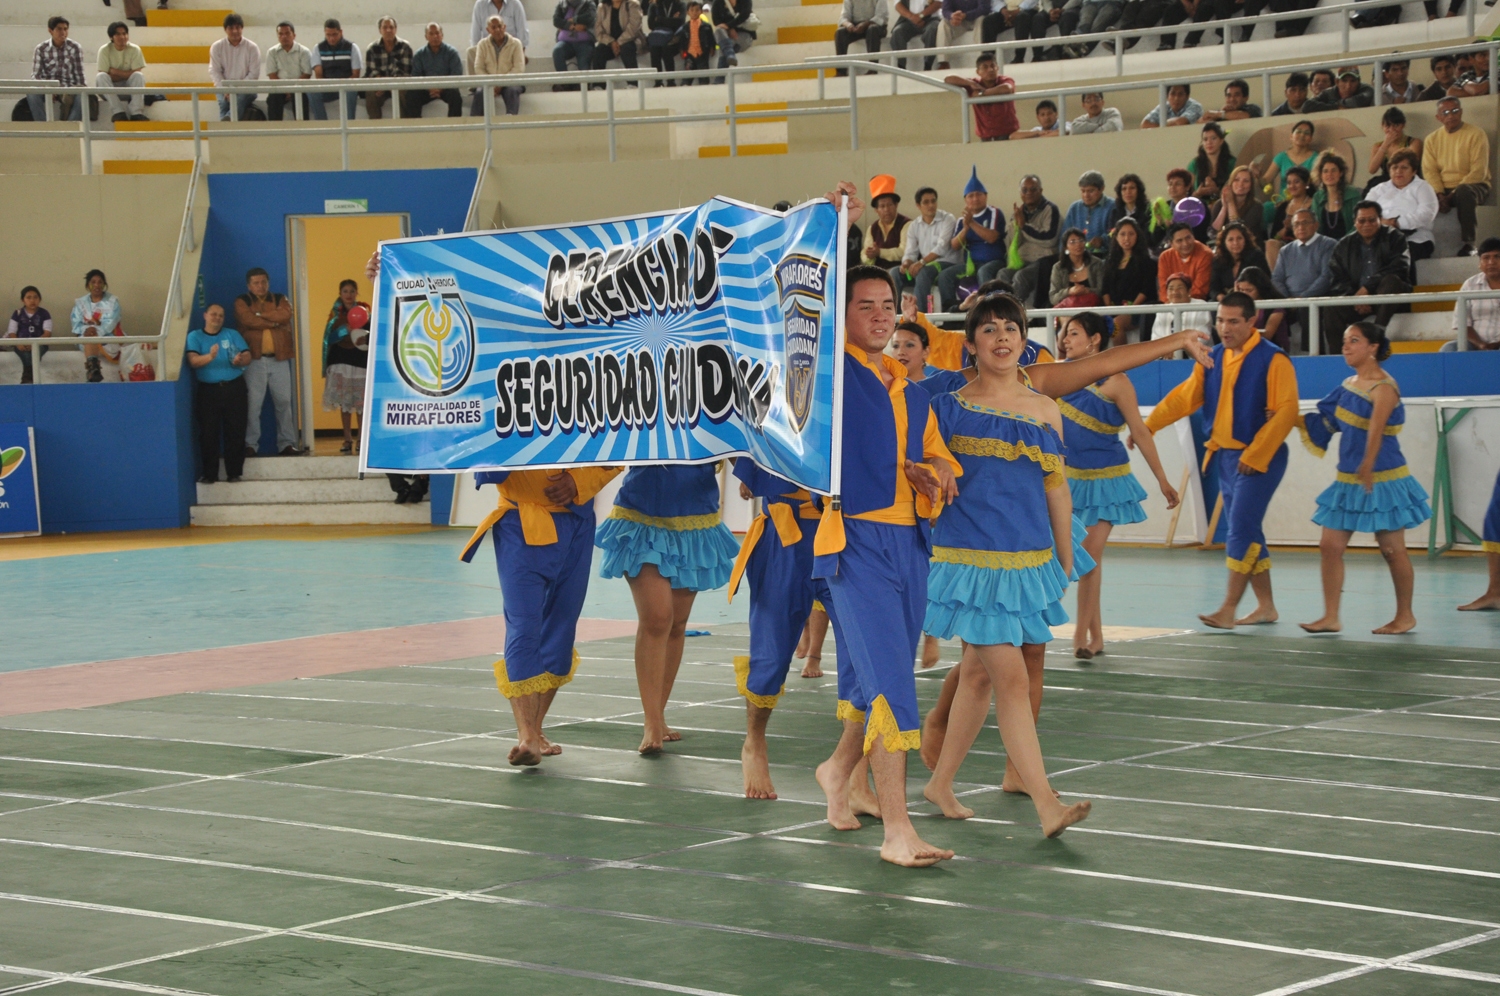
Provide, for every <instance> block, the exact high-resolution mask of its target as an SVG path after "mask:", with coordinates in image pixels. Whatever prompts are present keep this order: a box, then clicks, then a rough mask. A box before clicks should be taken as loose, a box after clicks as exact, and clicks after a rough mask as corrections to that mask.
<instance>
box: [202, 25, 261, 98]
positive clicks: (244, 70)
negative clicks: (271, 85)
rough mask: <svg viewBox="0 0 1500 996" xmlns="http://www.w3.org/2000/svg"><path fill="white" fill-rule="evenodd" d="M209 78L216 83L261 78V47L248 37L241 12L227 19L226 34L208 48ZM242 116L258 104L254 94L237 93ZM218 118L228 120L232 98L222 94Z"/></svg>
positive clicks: (215, 84) (236, 96) (216, 84)
mask: <svg viewBox="0 0 1500 996" xmlns="http://www.w3.org/2000/svg"><path fill="white" fill-rule="evenodd" d="M208 78H209V79H211V80H213V83H214V86H218V85H219V84H221V83H233V82H235V81H236V80H258V79H260V46H259V45H257V44H255V42H253V41H251V40H250V39H248V38H246V37H245V19H244V18H243V17H241V16H240V15H238V14H229V15H228V16H226V17H225V18H224V37H223V38H220V39H219V40H218V41H216V42H214V43H213V44H212V45H210V46H209V47H208ZM235 101H236V102H237V103H238V104H239V118H240V120H242V121H243V120H244V119H245V115H246V112H248V111H249V110H250V107H251V105H253V104H254V103H255V94H253V93H237V94H235ZM219 120H220V121H228V120H229V97H228V95H227V94H220V95H219Z"/></svg>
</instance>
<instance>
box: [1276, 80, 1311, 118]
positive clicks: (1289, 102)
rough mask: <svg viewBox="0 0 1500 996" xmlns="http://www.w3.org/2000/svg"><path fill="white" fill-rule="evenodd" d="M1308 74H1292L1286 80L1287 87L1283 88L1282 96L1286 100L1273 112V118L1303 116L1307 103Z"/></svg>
mask: <svg viewBox="0 0 1500 996" xmlns="http://www.w3.org/2000/svg"><path fill="white" fill-rule="evenodd" d="M1307 84H1308V79H1307V74H1306V73H1292V74H1291V75H1290V76H1288V77H1287V78H1286V85H1285V86H1284V87H1283V88H1282V91H1281V95H1282V96H1283V97H1284V98H1285V99H1284V100H1282V102H1281V103H1279V104H1277V105H1276V106H1275V107H1274V108H1273V109H1272V110H1271V117H1273V118H1276V117H1281V116H1282V115H1286V114H1303V113H1305V112H1304V111H1303V110H1302V107H1303V105H1304V104H1306V103H1307Z"/></svg>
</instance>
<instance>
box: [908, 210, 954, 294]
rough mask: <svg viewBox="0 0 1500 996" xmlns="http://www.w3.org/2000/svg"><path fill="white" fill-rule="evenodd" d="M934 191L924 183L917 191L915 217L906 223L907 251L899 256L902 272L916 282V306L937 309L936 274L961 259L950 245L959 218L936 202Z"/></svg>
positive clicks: (909, 279)
mask: <svg viewBox="0 0 1500 996" xmlns="http://www.w3.org/2000/svg"><path fill="white" fill-rule="evenodd" d="M937 203H938V196H937V191H936V190H933V189H932V188H931V187H923V188H922V189H921V190H918V191H917V212H918V214H917V217H916V218H915V219H914V220H913V221H911V222H910V223H909V224H908V225H907V226H906V254H905V255H904V256H902V257H901V273H902V274H903V275H904V276H905V278H906V280H908V281H911V282H912V283H913V284H914V285H915V286H914V287H913V290H914V292H915V294H916V299H917V308H918V309H919V310H921V311H938V310H939V309H940V308H941V307H942V306H941V304H938V305H937V306H936V307H935V306H934V304H933V301H932V285H933V283H934V282H935V281H936V280H937V278H938V275H939V274H941V273H942V271H943V270H945V269H947V268H948V267H950V266H956V265H957V264H958V263H960V262H961V261H962V260H963V253H962V252H961V251H960V250H958V249H955V248H953V244H952V241H953V231H954V229H955V228H956V227H957V225H958V219H956V218H954V217H953V215H951V214H949V213H948V212H947V211H944V210H942V209H941V208H939V207H938V206H937Z"/></svg>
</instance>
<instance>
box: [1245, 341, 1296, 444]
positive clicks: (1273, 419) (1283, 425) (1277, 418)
mask: <svg viewBox="0 0 1500 996" xmlns="http://www.w3.org/2000/svg"><path fill="white" fill-rule="evenodd" d="M1266 415H1267V418H1266V424H1265V425H1263V426H1261V427H1260V431H1259V432H1257V433H1256V434H1255V438H1254V439H1252V440H1251V441H1250V445H1249V446H1247V447H1245V452H1243V453H1241V454H1240V463H1243V464H1245V465H1247V466H1249V467H1251V468H1253V469H1255V470H1258V471H1261V472H1262V473H1264V472H1265V469H1266V468H1267V467H1269V466H1270V465H1271V458H1272V457H1274V456H1275V455H1276V451H1277V449H1279V448H1280V447H1281V444H1282V443H1283V442H1285V441H1286V437H1287V436H1288V435H1290V434H1291V432H1292V430H1293V429H1295V428H1297V371H1296V370H1295V369H1294V368H1293V367H1292V361H1291V360H1289V359H1288V358H1287V357H1286V356H1284V355H1283V356H1278V357H1276V358H1275V359H1273V360H1272V361H1271V367H1270V369H1269V370H1267V371H1266Z"/></svg>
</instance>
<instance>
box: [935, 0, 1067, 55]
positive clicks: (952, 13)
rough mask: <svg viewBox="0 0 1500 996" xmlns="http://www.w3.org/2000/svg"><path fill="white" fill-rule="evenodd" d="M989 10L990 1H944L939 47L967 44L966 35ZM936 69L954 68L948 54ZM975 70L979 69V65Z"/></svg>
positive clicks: (940, 21)
mask: <svg viewBox="0 0 1500 996" xmlns="http://www.w3.org/2000/svg"><path fill="white" fill-rule="evenodd" d="M988 9H989V2H988V0H943V7H942V16H941V17H940V18H939V20H938V29H937V47H938V48H947V47H949V46H950V45H963V44H965V41H964V35H967V34H968V33H969V32H970V31H973V30H974V25H976V24H978V23H979V22H980V20H981V19H982V18H983V17H984V14H985V11H987V10H988ZM1059 16H1060V15H1059ZM1017 61H1019V60H1017ZM935 68H937V69H950V68H952V67H951V65H950V57H949V55H948V53H947V52H944V53H943V54H942V55H940V56H938V64H937V66H936V67H935ZM974 68H975V69H978V68H979V67H978V64H977V63H976V64H975V67H974Z"/></svg>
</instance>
